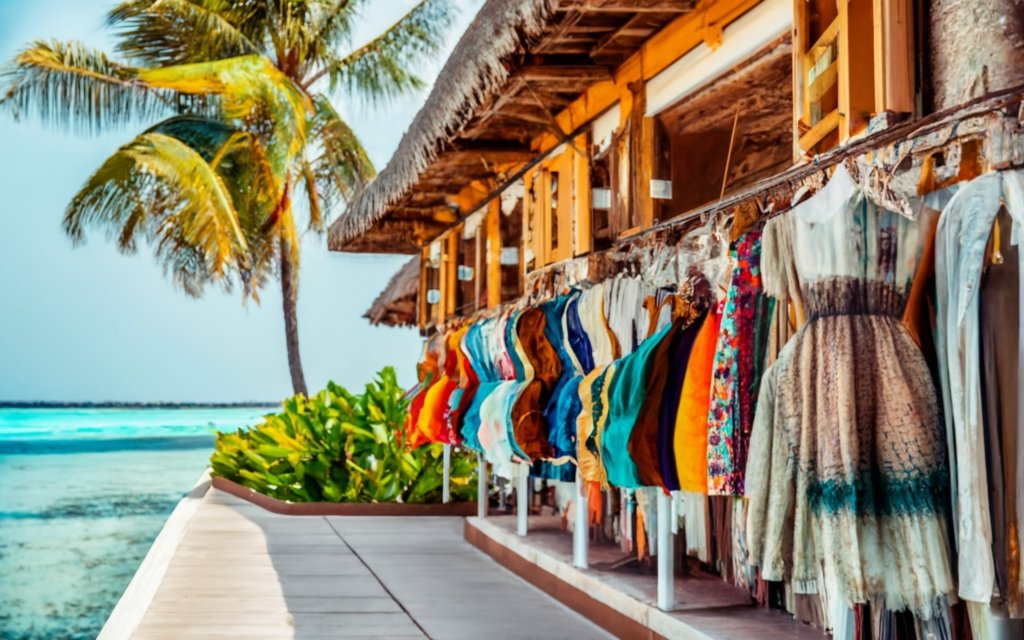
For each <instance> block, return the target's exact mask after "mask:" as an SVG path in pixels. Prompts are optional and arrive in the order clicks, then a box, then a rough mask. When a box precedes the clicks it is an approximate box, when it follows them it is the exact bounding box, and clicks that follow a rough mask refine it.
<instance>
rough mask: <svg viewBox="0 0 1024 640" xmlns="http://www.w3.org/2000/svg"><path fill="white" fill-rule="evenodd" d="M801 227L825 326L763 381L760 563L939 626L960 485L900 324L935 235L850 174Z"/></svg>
mask: <svg viewBox="0 0 1024 640" xmlns="http://www.w3.org/2000/svg"><path fill="white" fill-rule="evenodd" d="M787 217H788V218H789V220H790V224H792V225H793V246H794V249H795V252H794V259H795V261H796V271H797V273H798V274H799V279H800V282H801V283H802V286H803V294H804V295H803V297H804V301H805V303H806V305H807V312H808V316H809V319H808V322H807V324H806V325H804V326H803V327H802V328H801V329H800V331H799V332H798V333H797V334H796V335H795V336H794V337H793V339H792V340H790V341H789V343H788V344H787V345H786V347H785V348H784V349H783V350H782V352H781V353H780V355H779V358H778V360H777V361H776V362H775V364H774V365H772V367H771V369H770V370H769V372H768V374H767V375H766V376H765V378H764V380H763V382H762V387H761V395H760V402H759V405H758V410H757V420H756V425H755V428H754V434H753V436H752V441H751V448H750V452H751V455H750V460H749V463H748V468H747V480H748V485H747V489H748V491H747V497H748V498H749V500H750V506H749V511H748V547H749V548H750V550H751V557H752V561H753V562H754V563H755V564H758V565H760V566H761V569H762V574H763V576H764V577H765V579H767V580H775V581H781V580H784V579H785V578H786V577H787V573H788V574H791V577H792V584H793V586H794V588H795V589H796V592H797V593H815V592H822V591H824V590H827V591H828V593H827V598H828V603H827V606H828V607H829V610H830V611H831V610H833V609H835V610H836V611H838V610H840V609H844V610H846V611H849V610H850V607H852V606H853V605H856V604H864V603H869V602H872V601H881V602H884V603H885V606H886V608H887V609H889V610H890V611H902V610H904V609H909V610H910V611H912V612H913V613H914V614H916V615H917V616H918V617H920V618H921V619H924V620H928V619H932V618H934V617H937V616H939V615H941V614H942V612H943V610H944V609H945V607H946V606H947V603H948V601H949V599H950V598H952V597H954V593H953V591H954V585H953V579H952V572H951V568H950V563H949V550H948V546H947V542H946V500H947V496H946V492H947V489H948V486H949V474H948V470H947V465H946V451H945V446H944V440H945V439H944V437H943V429H942V426H941V425H940V423H939V414H938V404H937V401H936V397H935V391H934V388H933V385H932V381H931V378H930V376H929V373H928V368H927V365H926V364H925V362H924V359H923V357H922V355H921V351H920V350H919V349H918V348H917V346H916V345H915V344H914V341H913V339H912V338H911V336H910V335H909V333H907V330H906V328H905V327H904V326H903V325H902V324H901V322H900V317H901V316H902V314H903V310H904V306H905V303H906V299H907V294H908V292H909V288H910V283H911V279H912V278H913V275H914V271H915V269H916V267H917V264H918V262H919V260H920V257H921V254H922V250H923V247H922V244H923V241H924V237H923V235H924V234H922V233H921V228H922V227H925V225H923V224H922V225H919V224H918V223H916V222H914V221H912V220H909V219H907V218H904V217H902V216H900V215H899V214H896V213H892V212H890V211H885V210H883V209H880V208H879V207H878V206H877V205H875V204H873V203H872V202H870V201H869V200H868V199H867V198H866V197H865V196H864V194H863V193H861V192H860V191H859V190H858V189H856V188H855V186H854V184H853V181H852V179H851V178H850V176H849V174H848V173H847V171H846V169H845V167H843V166H840V167H839V168H838V169H837V170H836V172H835V174H834V176H833V177H832V179H831V180H830V181H829V183H828V184H827V185H826V186H825V187H824V188H823V189H822V190H821V191H819V192H818V193H817V194H816V195H815V196H813V197H812V198H810V199H809V200H807V201H806V202H804V203H802V204H800V205H798V206H797V207H796V208H794V209H793V210H792V211H791V212H789V213H788V214H787ZM819 568H820V569H821V571H822V574H823V577H824V580H823V581H822V580H820V579H819ZM831 615H832V614H830V616H831ZM833 624H837V623H836V621H835V620H833Z"/></svg>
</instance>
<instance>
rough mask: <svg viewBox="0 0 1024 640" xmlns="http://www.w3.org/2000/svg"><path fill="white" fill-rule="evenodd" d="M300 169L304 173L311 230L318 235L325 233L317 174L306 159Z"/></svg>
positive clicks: (304, 191) (303, 185)
mask: <svg viewBox="0 0 1024 640" xmlns="http://www.w3.org/2000/svg"><path fill="white" fill-rule="evenodd" d="M300 169H301V172H302V182H301V186H302V192H303V193H304V194H305V196H306V202H307V204H308V206H309V228H310V230H312V231H315V232H316V233H323V232H324V229H325V225H324V211H323V207H322V206H321V204H320V191H319V187H318V186H317V183H316V174H314V173H313V166H312V165H311V164H310V163H309V161H308V160H306V159H305V158H303V159H302V160H301V161H300Z"/></svg>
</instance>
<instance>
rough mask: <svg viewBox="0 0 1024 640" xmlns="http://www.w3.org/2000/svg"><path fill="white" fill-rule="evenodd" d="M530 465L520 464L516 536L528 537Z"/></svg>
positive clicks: (517, 489)
mask: <svg viewBox="0 0 1024 640" xmlns="http://www.w3.org/2000/svg"><path fill="white" fill-rule="evenodd" d="M529 485H530V465H528V464H526V463H525V462H524V463H520V465H519V485H518V487H517V488H516V534H518V535H520V536H525V535H526V529H527V522H528V521H527V516H528V515H529V514H530V496H529V493H530V489H529Z"/></svg>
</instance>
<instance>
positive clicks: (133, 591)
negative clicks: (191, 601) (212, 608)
mask: <svg viewBox="0 0 1024 640" xmlns="http://www.w3.org/2000/svg"><path fill="white" fill-rule="evenodd" d="M209 490H210V470H209V469H207V470H206V471H204V472H203V474H202V475H201V476H199V480H197V481H196V484H195V486H193V487H192V490H191V491H189V492H188V494H186V495H185V497H184V498H182V499H181V500H180V501H179V502H178V504H177V505H176V506H175V507H174V511H172V512H171V515H170V516H169V517H168V518H167V522H165V523H164V526H163V528H162V529H160V533H159V534H158V535H157V537H156V540H154V541H153V546H151V547H150V548H149V551H148V552H147V553H146V557H145V558H144V559H143V560H142V564H140V565H139V568H138V570H137V571H136V572H135V575H134V576H132V581H131V582H130V583H128V588H127V589H125V590H124V593H123V594H121V598H120V599H119V600H118V601H117V605H115V606H114V610H113V611H111V612H110V617H108V618H107V621H106V623H105V624H104V625H103V630H102V631H100V635H99V636H97V640H127V639H128V638H131V637H132V635H133V634H134V633H135V631H136V630H137V629H138V628H139V624H140V623H141V622H142V618H143V616H145V614H146V611H148V610H149V605H150V603H152V602H153V597H154V596H155V595H156V591H157V589H159V588H160V583H161V582H162V581H163V579H164V575H165V574H166V573H167V568H168V567H169V566H170V564H171V559H172V558H174V554H175V552H176V551H177V550H178V545H179V544H180V543H181V540H182V538H183V537H184V535H185V531H186V529H188V525H189V522H191V521H192V516H194V515H195V514H196V512H197V511H199V505H200V504H202V502H203V497H204V496H206V492H207V491H209Z"/></svg>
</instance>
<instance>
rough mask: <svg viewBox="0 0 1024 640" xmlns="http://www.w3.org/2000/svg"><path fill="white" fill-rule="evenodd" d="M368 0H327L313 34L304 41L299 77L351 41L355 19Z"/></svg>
mask: <svg viewBox="0 0 1024 640" xmlns="http://www.w3.org/2000/svg"><path fill="white" fill-rule="evenodd" d="M365 3H366V0H327V1H326V2H325V3H324V6H322V7H321V10H320V11H319V12H318V15H316V16H315V18H314V24H313V25H312V27H311V29H310V30H309V33H310V37H309V38H308V39H306V40H305V41H304V42H303V43H302V48H303V52H302V53H303V55H302V58H303V59H302V64H301V65H300V68H299V70H298V73H297V74H296V77H299V78H302V77H305V76H306V74H307V73H309V71H310V70H311V69H315V68H317V67H321V66H324V65H325V64H326V63H327V61H328V60H330V59H331V57H332V56H333V55H334V52H335V51H336V50H337V49H339V48H341V46H342V45H347V44H349V43H350V42H351V37H352V23H353V20H354V19H355V18H356V16H357V15H358V12H359V9H360V7H361V5H363V4H365Z"/></svg>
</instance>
